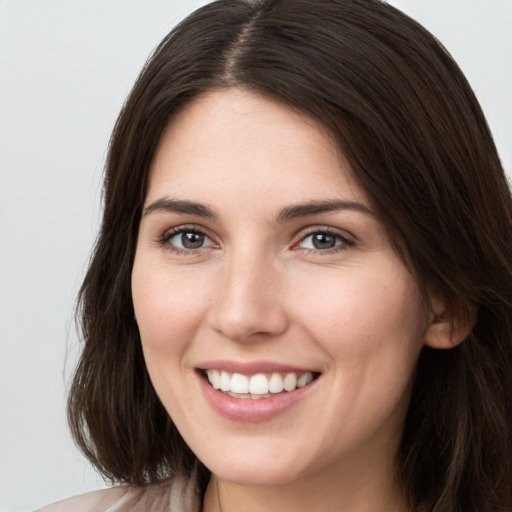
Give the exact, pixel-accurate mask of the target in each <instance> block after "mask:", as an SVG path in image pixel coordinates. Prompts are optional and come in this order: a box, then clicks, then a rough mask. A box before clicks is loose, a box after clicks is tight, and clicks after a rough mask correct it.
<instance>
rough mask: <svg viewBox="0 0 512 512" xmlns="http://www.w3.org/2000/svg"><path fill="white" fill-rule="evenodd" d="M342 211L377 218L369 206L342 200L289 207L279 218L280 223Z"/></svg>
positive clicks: (280, 213)
mask: <svg viewBox="0 0 512 512" xmlns="http://www.w3.org/2000/svg"><path fill="white" fill-rule="evenodd" d="M340 210H352V211H356V212H359V213H364V214H365V215H370V216H371V217H375V214H374V213H373V212H372V210H370V208H368V206H366V205H364V204H362V203H358V202H356V201H344V200H341V199H333V200H326V201H311V202H308V203H303V204H297V205H292V206H287V207H285V208H283V209H282V210H281V211H280V212H279V214H278V216H277V221H278V222H286V221H288V220H293V219H297V218H300V217H308V216H310V215H319V214H321V213H330V212H337V211H340Z"/></svg>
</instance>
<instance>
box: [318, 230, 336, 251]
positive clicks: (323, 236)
mask: <svg viewBox="0 0 512 512" xmlns="http://www.w3.org/2000/svg"><path fill="white" fill-rule="evenodd" d="M335 245H336V240H335V238H334V237H333V236H332V235H328V234H327V233H317V234H316V235H315V236H314V237H313V246H314V247H315V249H331V248H332V247H334V246H335Z"/></svg>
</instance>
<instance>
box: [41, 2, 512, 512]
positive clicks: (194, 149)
mask: <svg viewBox="0 0 512 512" xmlns="http://www.w3.org/2000/svg"><path fill="white" fill-rule="evenodd" d="M511 221H512V200H511V195H510V190H509V188H508V185H507V181H506V178H505V176H504V173H503V169H502V167H501V164H500V162H499V158H498V156H497V153H496V149H495V146H494V143H493V141H492V137H491V135H490V133H489V130H488V127H487V125H486V122H485V120H484V117H483V115H482V112H481V110H480V108H479V106H478V103H477V101H476V99H475V98H474V96H473V94H472V92H471V89H470V87H469V85H468V84H467V82H466V80H465V79H464V77H463V75H462V73H461V72H460V70H459V69H458V67H457V66H456V64H455V63H454V62H453V60H452V59H451V57H450V56H449V55H448V53H447V52H446V51H445V50H444V49H443V47H442V46H441V45H440V44H439V43H438V42H437V41H436V40H435V39H434V38H433V37H432V36H431V35H430V34H429V33H428V32H426V31H425V30H424V29H423V28H421V27H420V26H419V25H418V24H417V23H415V22H414V21H412V20H410V19H409V18H407V17H406V16H405V15H403V14H402V13H400V12H399V11H397V10H396V9H394V8H392V7H390V6H389V5H387V4H384V3H381V2H380V1H378V0H314V1H313V0H294V1H286V0H273V1H270V0H267V1H261V2H247V1H242V0H240V1H239V0H236V1H231V0H222V1H220V2H215V3H213V4H210V5H208V6H206V7H203V8H201V9H199V10H198V11H196V12H195V13H194V14H192V15H191V16H190V17H189V18H187V19H186V20H185V21H184V22H183V23H181V24H180V25H179V26H178V27H177V28H176V29H175V30H173V32H172V33H171V34H169V36H168V37H167V38H166V39H165V40H164V41H163V42H162V43H161V44H160V46H159V47H158V48H157V50H156V51H155V53H154V55H153V56H152V58H151V59H150V60H149V61H148V63H147V65H146V66H145V68H144V70H143V72H142V74H141V76H140V77H139V79H138V81H137V83H136V84H135V87H134V89H133V91H132V92H131V94H130V96H129V98H128V100H127V102H126V104H125V106H124V108H123V111H122V113H121V115H120V117H119V119H118V122H117V124H116V127H115V129H114V133H113V136H112V140H111V146H110V151H109V157H108V162H107V172H106V178H105V210H104V218H103V224H102V229H101V233H100V236H99V239H98V242H97V245H96V248H95V252H94V256H93V259H92V261H91V265H90V269H89V272H88V274H87V276H86V279H85V282H84V284H83V287H82V290H81V294H80V297H79V301H80V302H79V303H80V313H81V319H82V328H83V336H84V340H85V344H84V350H83V354H82V358H81V360H80V363H79V366H78V369H77V372H76V375H75V379H74V382H73V386H72V389H71V394H70V399H69V419H70V424H71V428H72V430H73V434H74V436H75V438H76V440H77V442H78V444H79V446H80V447H81V448H82V450H83V451H84V452H85V454H86V455H87V456H88V457H89V459H90V460H91V461H92V463H93V464H94V465H95V466H96V467H97V468H98V469H99V470H100V471H101V472H102V473H103V474H104V475H105V476H106V477H107V478H109V479H111V480H112V481H113V482H118V483H122V484H126V485H122V486H119V487H115V488H113V489H110V490H107V491H101V492H97V493H92V494H89V495H85V496H82V497H78V498H74V499H72V500H71V501H67V502H63V503H61V504H57V505H54V506H53V507H49V508H48V509H45V510H49V511H53V510H87V511H89V510H90V511H99V510H109V511H110V512H114V511H116V512H121V511H123V512H125V511H150V510H155V511H156V510H158V511H172V512H180V511H183V512H188V511H199V510H202V511H204V512H212V511H223V512H229V511H232V510H244V511H248V512H256V511H260V510H279V511H287V510H294V511H300V510H315V511H334V510H336V511H347V512H348V511H372V512H375V511H379V510H382V511H394V512H401V511H412V510H414V511H418V512H422V511H435V512H441V511H443V512H444V511H446V512H454V511H461V512H462V511H464V512H467V511H489V512H490V511H504V510H511V509H512V499H511V490H510V484H509V482H510V481H511V476H512V474H511V467H510V462H509V460H510V456H509V454H510V453H511V432H510V425H511V424H512V417H511V408H510V405H511V401H510V396H511V392H512V381H511V379H512V368H511V361H512V359H511V354H510V347H511V341H512V325H511V321H512V268H511V264H510V254H511V253H512V251H511V239H512V237H511V236H510V235H511Z"/></svg>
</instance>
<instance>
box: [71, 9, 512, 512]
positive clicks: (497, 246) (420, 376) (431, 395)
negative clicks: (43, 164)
mask: <svg viewBox="0 0 512 512" xmlns="http://www.w3.org/2000/svg"><path fill="white" fill-rule="evenodd" d="M229 87H242V88H246V89H249V90H252V91H255V92H258V93H262V94H267V95H272V96H273V97H277V98H280V99H281V100H282V101H284V102H286V103H288V104H289V105H291V106H293V107H294V108H297V109H300V110H301V111H303V112H306V113H307V114H309V115H310V116H313V117H314V118H316V119H318V120H319V121H320V122H321V123H323V125H324V126H325V127H326V128H327V129H328V130H329V131H330V132H331V134H332V135H333V137H334V138H335V140H336V141H337V142H338V144H339V147H340V150H341V151H342V153H343V154H344V155H345V157H346V158H347V160H348V161H349V163H350V164H351V166H352V169H353V171H354V173H355V175H356V176H357V179H358V180H359V182H360V184H361V186H362V187H363V188H364V189H365V190H366V192H367V193H368V195H369V197H370V198H371V200H372V201H373V203H374V205H375V208H376V209H377V211H378V213H379V215H380V218H381V219H382V221H383V222H384V224H385V226H386V228H387V229H388V231H389V234H390V237H391V239H392V240H393V242H394V244H395V247H396V249H397V251H398V252H399V253H400V254H401V256H402V257H403V259H404V264H405V265H407V266H408V267H409V268H410V269H411V271H412V272H413V273H414V275H415V276H416V277H417V279H418V283H419V285H420V287H421V288H422V289H423V290H424V291H426V290H432V289H434V290H436V292H437V293H440V294H442V296H443V297H444V299H445V300H446V302H447V303H448V304H449V306H450V311H449V314H450V315H451V318H452V322H453V323H456V322H458V321H462V320H463V319H464V317H465V316H466V315H469V314H470V311H477V320H476V325H475V327H474V329H473V331H472V333H471V334H470V335H469V337H468V338H467V339H466V340H465V341H464V342H463V343H462V344H460V345H459V346H458V347H456V348H453V349H451V350H444V351H441V350H434V349H430V348H426V347H425V348H424V349H423V351H422V353H421V355H420V359H419V361H418V368H417V373H416V381H415V384H414V389H413V393H412V400H411V405H410V408H409V412H408V415H407V419H406V423H405V427H404V433H403V439H402V442H401V445H400V450H399V453H398V454H397V466H398V468H399V476H400V478H401V482H402V485H403V488H404V492H405V493H406V496H407V497H408V499H409V502H410V503H411V508H413V509H414V510H416V511H417V512H426V511H432V512H456V511H458V512H470V511H471V512H472V511H477V510H478V511H479V512H491V511H492V512H496V511H505V510H511V509H512V501H511V483H512V463H511V460H512V450H511V448H512V441H511V439H512V435H511V429H512V410H511V409H512V408H511V405H512V354H511V348H512V264H511V260H512V199H511V194H510V189H509V187H508V184H507V180H506V177H505V175H504V172H503V169H502V166H501V164H500V161H499V158H498V155H497V152H496V148H495V145H494V143H493V140H492V137H491V134H490V132H489V129H488V126H487V124H486V121H485V119H484V116H483V114H482V111H481V109H480V106H479V105H478V102H477V100H476V99H475V97H474V94H473V93H472V91H471V88H470V86H469V84H468V83H467V81H466V79H465V78H464V76H463V74H462V73H461V71H460V70H459V68H458V67H457V65H456V64H455V62H454V61H453V59H452V58H451V57H450V55H449V54H448V52H447V51H446V50H445V49H444V48H443V47H442V46H441V44H440V43H439V42H438V41H437V40H436V39H435V38H434V37H433V36H432V35H431V34H429V33H428V32H427V31H426V30H425V29H423V28H422V27H421V26H420V25H418V24H417V23H416V22H414V21H413V20H411V19H410V18H408V17H407V16H405V15H404V14H402V13H401V12H399V11H398V10H396V9H395V8H393V7H391V6H389V5H387V4H385V3H383V2H381V1H380V0H262V1H249V0H220V1H218V2H214V3H212V4H210V5H208V6H205V7H203V8H201V9H199V10H197V11H196V12H195V13H193V14H192V15H191V16H189V17H188V18H187V19H186V20H185V21H183V22H182V23H181V24H180V25H178V26H177V27H176V28H175V29H174V30H173V31H172V32H171V33H170V34H169V35H168V36H167V37H166V38H165V39H164V41H162V43H161V44H160V45H159V46H158V48H157V49H156V50H155V52H154V54H153V55H152V56H151V58H150V59H149V60H148V62H147V63H146V65H145V67H144V69H143V71H142V73H141V75H140V77H139V78H138V80H137V82H136V84H135V86H134V88H133V90H132V92H131V94H130V95H129V97H128V100H127V102H126V104H125V105H124V107H123V109H122V112H121V114H120V116H119V118H118V121H117V123H116V126H115V128H114V131H113V134H112V138H111V143H110V148H109V153H108V159H107V165H106V175H105V184H104V216H103V223H102V227H101V232H100V234H99V237H98V239H97V243H96V246H95V248H94V253H93V256H92V259H91V263H90V267H89V271H88V273H87V276H86V278H85V281H84V283H83V286H82V288H81V291H80V295H79V302H78V305H79V308H78V315H79V318H80V322H81V328H82V334H83V339H84V347H83V353H82V357H81V359H80V362H79V365H78V368H77V370H76V374H75V377H74V381H73V384H72V387H71V393H70V397H69V404H68V416H69V422H70V425H71V429H72V432H73V435H74V437H75V439H76V441H77V443H78V445H79V446H80V447H81V449H82V450H83V451H84V453H85V454H86V455H87V456H88V457H89V459H90V460H91V461H92V463H93V464H94V465H95V466H96V467H97V468H98V469H99V470H100V471H101V472H102V473H103V474H104V475H105V476H106V477H108V478H110V479H111V480H113V481H118V482H125V483H130V484H137V485H143V484H145V483H150V482H157V481H159V480H162V479H165V478H168V477H172V476H173V475H176V474H178V473H181V474H183V473H185V474H190V473H191V471H192V468H193V467H194V466H196V465H197V460H196V458H195V456H194V455H193V454H192V452H191V451H190V449H189V448H188V447H187V446H186V444H185V443H184V441H183V440H182V438H181V437H180V435H179V433H178V432H177V430H176V428H175V427H174V425H173V423H172V420H171V419H170V418H169V416H168V415H167V413H166V411H165V410H164V408H163V406H162V405H161V403H160V401H159V399H158V397H157V396H156V394H155V392H154V390H153V387H152V385H151V383H150V380H149V377H148V374H147V371H146V367H145V364H144V359H143V355H142V350H141V344H140V338H139V333H138V329H137V325H136V323H135V319H134V312H133V306H132V298H131V291H130V275H131V269H132V264H133V259H134V253H135V246H136V239H137V231H138V225H139V221H140V217H141V212H142V206H143V202H144V197H145V193H146V182H147V178H148V168H149V164H150V161H151V158H152V156H153V153H154V151H155V147H156V145H157V143H158V141H159V138H160V135H161V133H162V131H163V129H164V127H165V126H166V124H167V123H168V121H169V119H170V118H171V117H172V116H173V114H174V113H175V112H176V111H177V110H178V109H179V108H181V107H182V106H183V105H184V104H186V103H187V102H189V101H191V99H192V98H194V97H196V96H197V95H198V94H200V93H202V92H205V91H208V90H212V89H219V88H229ZM202 475H203V483H204V481H205V479H206V478H207V477H208V473H207V471H206V470H205V469H204V468H203V469H202Z"/></svg>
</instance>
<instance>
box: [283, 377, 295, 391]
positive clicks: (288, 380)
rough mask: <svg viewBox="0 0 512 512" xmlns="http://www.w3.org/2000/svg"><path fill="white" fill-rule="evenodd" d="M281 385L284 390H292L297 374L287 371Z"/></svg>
mask: <svg viewBox="0 0 512 512" xmlns="http://www.w3.org/2000/svg"><path fill="white" fill-rule="evenodd" d="M283 386H284V389H286V391H293V390H294V389H295V388H296V387H297V375H295V373H289V374H288V375H287V376H286V377H285V378H284V382H283Z"/></svg>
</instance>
